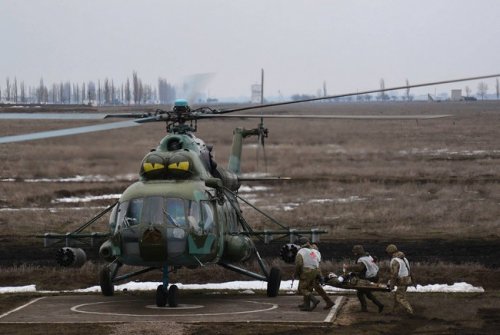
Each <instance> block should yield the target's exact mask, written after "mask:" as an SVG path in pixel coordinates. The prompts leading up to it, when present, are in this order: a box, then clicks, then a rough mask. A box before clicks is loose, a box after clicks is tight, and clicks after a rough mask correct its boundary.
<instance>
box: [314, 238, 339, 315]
mask: <svg viewBox="0 0 500 335" xmlns="http://www.w3.org/2000/svg"><path fill="white" fill-rule="evenodd" d="M311 248H312V249H315V250H318V246H317V245H316V244H312V245H311ZM320 262H321V259H320ZM322 276H323V275H322V274H321V269H319V277H322ZM314 290H315V291H316V292H318V294H319V295H320V296H321V297H322V298H323V300H324V301H325V303H326V306H325V307H323V309H330V308H332V307H333V306H334V305H335V304H334V303H333V301H332V299H331V298H330V296H329V295H328V294H327V293H326V292H325V290H324V289H323V286H322V285H321V283H320V281H319V280H318V278H316V280H315V281H314Z"/></svg>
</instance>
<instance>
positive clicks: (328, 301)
mask: <svg viewBox="0 0 500 335" xmlns="http://www.w3.org/2000/svg"><path fill="white" fill-rule="evenodd" d="M327 297H328V296H327ZM325 302H326V306H325V307H323V309H325V310H326V309H330V308H332V307H333V306H335V303H334V302H333V301H332V299H330V297H328V299H326V300H325Z"/></svg>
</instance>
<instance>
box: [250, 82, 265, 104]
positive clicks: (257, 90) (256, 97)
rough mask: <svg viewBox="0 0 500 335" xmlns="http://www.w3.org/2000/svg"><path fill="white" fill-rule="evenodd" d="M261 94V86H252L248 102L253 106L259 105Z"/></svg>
mask: <svg viewBox="0 0 500 335" xmlns="http://www.w3.org/2000/svg"><path fill="white" fill-rule="evenodd" d="M261 94H262V85H260V84H253V85H252V98H251V99H250V101H251V102H252V103H254V104H260V97H261Z"/></svg>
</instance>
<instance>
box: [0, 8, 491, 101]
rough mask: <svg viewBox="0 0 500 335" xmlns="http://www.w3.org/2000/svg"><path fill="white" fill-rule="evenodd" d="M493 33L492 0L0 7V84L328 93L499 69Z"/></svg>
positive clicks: (228, 93)
mask: <svg viewBox="0 0 500 335" xmlns="http://www.w3.org/2000/svg"><path fill="white" fill-rule="evenodd" d="M499 34H500V1H498V0H475V1H471V0H418V1H416V0H413V1H404V0H359V1H356V0H346V1H335V0H328V1H326V0H325V1H319V0H317V1H315V0H215V1H214V0H211V1H208V0H207V1H203V0H198V1H195V0H179V1H168V0H141V1H131V0H108V1H106V0H65V1H62V0H43V1H39V0H31V1H28V0H0V87H1V88H2V89H4V88H5V78H6V77H10V78H11V79H12V78H13V77H15V76H16V77H17V78H18V80H24V81H25V83H26V84H30V85H34V84H35V83H37V82H38V81H39V79H40V77H41V76H43V78H44V80H45V82H46V83H48V84H50V83H52V82H55V81H57V82H59V81H67V80H69V81H72V82H82V81H88V80H97V79H101V80H103V79H104V78H106V77H108V78H112V79H114V80H115V81H118V82H121V81H124V80H125V79H126V78H127V76H128V77H131V74H132V71H133V70H136V71H137V72H138V74H139V76H140V77H141V78H142V79H143V81H144V82H149V83H151V84H155V85H156V83H157V79H158V76H161V77H164V78H166V79H167V80H168V81H170V82H172V83H180V82H181V81H182V80H183V77H185V76H187V75H192V74H195V73H214V74H215V76H214V78H213V79H212V81H211V82H210V83H209V85H208V86H207V88H206V90H207V92H209V93H210V95H211V96H214V97H219V98H220V97H227V96H249V95H250V85H251V84H254V83H258V82H259V81H260V69H261V68H264V70H265V76H266V82H265V93H266V95H278V92H281V94H282V95H283V96H285V97H286V96H289V95H292V94H294V93H308V94H316V93H317V91H318V90H319V89H321V88H322V86H323V82H326V85H327V89H328V93H329V94H337V93H343V92H350V91H356V90H367V89H376V88H378V87H379V81H380V79H381V78H384V80H385V84H386V87H390V86H398V85H402V84H404V83H405V80H406V79H407V78H408V80H409V81H410V83H413V84H416V83H420V82H425V81H434V80H444V79H452V78H460V77H464V76H474V75H485V74H495V73H500V38H499ZM487 83H488V85H489V87H490V89H489V93H493V92H494V89H495V83H494V80H489V81H487ZM465 85H469V86H470V87H471V89H472V91H473V92H476V88H477V82H475V83H474V82H473V83H467V84H457V85H456V87H457V88H464V87H465ZM432 90H434V89H432Z"/></svg>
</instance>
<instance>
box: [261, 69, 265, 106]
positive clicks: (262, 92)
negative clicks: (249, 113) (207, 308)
mask: <svg viewBox="0 0 500 335" xmlns="http://www.w3.org/2000/svg"><path fill="white" fill-rule="evenodd" d="M260 104H261V105H263V104H264V69H261V70H260Z"/></svg>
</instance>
